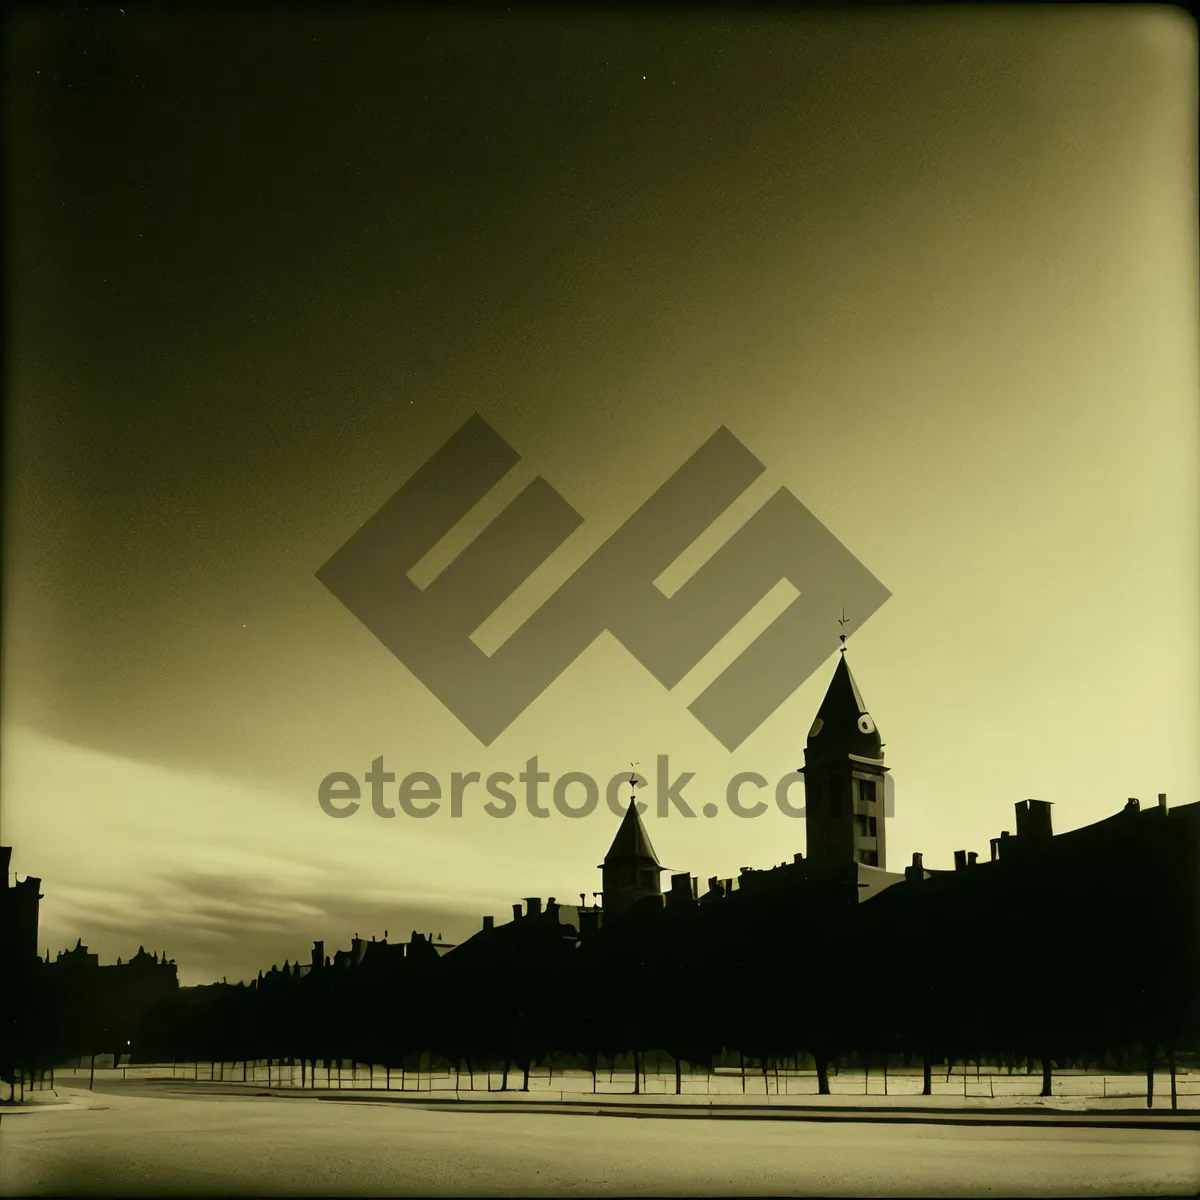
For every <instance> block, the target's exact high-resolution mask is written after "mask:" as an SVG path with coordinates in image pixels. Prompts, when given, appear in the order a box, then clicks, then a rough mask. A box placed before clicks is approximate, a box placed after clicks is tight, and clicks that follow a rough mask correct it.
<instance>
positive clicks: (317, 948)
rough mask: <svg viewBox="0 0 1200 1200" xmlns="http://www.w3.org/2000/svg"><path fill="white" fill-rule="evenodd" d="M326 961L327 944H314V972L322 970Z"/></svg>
mask: <svg viewBox="0 0 1200 1200" xmlns="http://www.w3.org/2000/svg"><path fill="white" fill-rule="evenodd" d="M324 961H325V943H324V942H313V948H312V965H313V970H314V971H319V970H320V969H321V964H322V963H323V962H324Z"/></svg>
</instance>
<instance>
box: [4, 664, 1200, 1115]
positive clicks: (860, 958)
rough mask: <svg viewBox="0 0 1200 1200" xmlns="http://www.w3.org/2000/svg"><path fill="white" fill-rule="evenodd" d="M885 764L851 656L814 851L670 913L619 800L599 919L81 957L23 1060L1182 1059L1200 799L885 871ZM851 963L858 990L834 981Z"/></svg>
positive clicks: (826, 717) (525, 906) (638, 823)
mask: <svg viewBox="0 0 1200 1200" xmlns="http://www.w3.org/2000/svg"><path fill="white" fill-rule="evenodd" d="M883 749H884V746H883V742H882V740H881V737H880V734H879V731H878V729H877V728H876V726H875V722H874V719H873V718H872V716H871V714H870V713H869V712H868V710H867V708H866V706H865V704H864V702H863V698H862V695H861V693H860V692H859V690H858V687H857V685H856V683H855V681H854V678H853V676H852V675H851V673H850V668H849V664H848V663H847V661H846V657H845V654H844V652H843V654H842V655H841V656H840V657H839V659H838V661H837V664H836V668H835V670H834V673H833V676H832V678H831V680H830V683H829V687H828V689H827V691H826V693H825V697H824V699H823V700H822V703H821V705H820V708H819V710H818V713H817V717H816V719H815V720H814V722H813V726H812V729H811V731H810V733H809V736H808V740H807V744H806V746H805V754H804V767H803V778H804V785H805V795H806V799H807V807H806V832H807V835H808V843H807V847H806V850H807V854H804V853H793V854H792V856H791V858H790V859H786V860H785V861H783V862H780V863H778V864H776V865H773V866H770V867H766V868H753V867H749V866H746V867H742V868H741V869H740V871H739V872H738V873H737V874H736V875H730V876H729V877H724V878H722V877H712V878H710V879H709V880H708V881H707V888H705V889H702V888H701V887H700V886H699V881H698V880H696V879H695V878H694V877H693V876H692V875H691V874H689V873H686V872H675V873H672V875H671V877H670V885H669V888H668V890H667V892H666V894H665V895H664V894H663V891H662V887H661V882H660V881H661V877H662V872H663V870H664V868H663V867H662V865H661V863H660V861H659V858H658V855H657V853H656V852H655V850H654V847H653V845H652V844H651V842H650V838H649V836H648V835H647V832H646V828H645V826H644V824H643V822H642V819H641V816H640V815H639V813H638V809H637V804H636V801H635V799H634V797H633V796H632V795H631V797H630V800H629V804H628V807H627V808H626V809H625V811H624V813H623V815H622V817H621V821H620V825H619V827H618V829H617V831H616V835H615V837H614V838H613V840H612V844H611V846H610V847H609V850H608V853H607V854H606V855H605V858H604V862H603V863H602V864H601V866H600V868H599V870H600V871H601V877H602V891H601V892H600V893H598V894H597V893H593V898H595V897H596V896H597V895H598V897H599V899H600V901H601V902H600V903H599V904H591V905H589V904H588V903H587V894H586V893H580V894H579V901H580V903H579V904H578V905H568V904H559V903H558V901H557V900H556V899H555V898H554V897H550V898H549V900H547V901H545V902H544V903H543V901H542V899H541V898H540V897H536V896H531V897H526V899H525V900H524V901H523V902H517V903H514V904H513V912H512V919H511V920H509V921H505V922H503V923H501V922H498V921H497V920H496V919H495V918H494V917H491V916H488V917H485V918H484V919H483V922H482V928H481V929H480V930H479V931H478V932H477V933H476V934H474V935H473V936H472V937H470V938H468V939H466V940H465V941H464V942H462V943H461V944H459V945H457V946H450V945H448V944H446V943H444V942H442V940H441V938H440V935H439V936H437V937H435V936H434V935H433V934H421V933H418V932H416V931H414V932H413V933H412V935H411V937H410V939H409V940H408V941H407V942H404V943H390V942H389V941H388V937H387V933H386V931H385V934H384V937H383V939H382V940H379V941H377V940H376V939H375V938H371V939H370V940H369V941H368V940H366V939H363V938H360V937H358V935H357V934H356V935H355V936H354V938H353V939H350V945H349V949H344V950H335V951H334V952H333V953H332V954H326V949H325V945H324V943H323V942H319V941H318V942H315V943H313V946H312V950H311V955H310V956H309V957H310V959H311V961H310V962H306V963H304V964H300V963H290V962H285V963H284V964H283V967H282V968H279V967H273V968H271V970H269V971H267V972H265V973H263V972H260V973H259V976H258V978H257V979H256V980H253V981H251V982H249V983H238V984H228V983H214V984H212V985H207V986H205V987H200V988H180V987H178V984H177V979H176V977H175V966H174V963H170V962H168V961H167V959H166V956H165V955H163V956H162V957H161V958H160V957H159V956H158V955H152V954H146V952H145V951H144V950H140V951H139V953H138V955H137V956H135V958H134V959H133V960H132V961H131V962H129V963H127V964H123V965H121V964H118V965H117V966H116V967H102V966H100V965H99V963H98V960H97V958H96V956H95V955H94V954H91V953H90V952H89V951H88V950H87V947H86V946H84V945H83V944H82V942H79V943H77V944H76V946H75V948H74V949H73V950H71V951H64V952H62V953H61V954H60V955H59V956H58V958H57V960H56V961H54V962H51V961H49V954H48V953H47V961H46V962H45V963H44V964H42V966H41V968H40V971H39V972H35V974H38V975H39V977H40V981H39V983H38V988H39V989H40V990H39V991H38V992H37V1003H36V1005H33V1006H27V1009H26V1024H25V1026H24V1027H23V1031H22V1032H23V1033H24V1034H25V1042H26V1044H28V1045H30V1046H34V1045H36V1047H38V1050H37V1053H38V1054H40V1055H41V1061H43V1062H50V1063H52V1062H54V1061H64V1059H65V1058H67V1057H70V1056H74V1055H77V1054H80V1053H83V1054H92V1053H97V1052H100V1053H104V1052H117V1053H120V1052H121V1051H123V1050H124V1048H125V1047H126V1046H128V1047H130V1049H131V1052H132V1053H133V1054H134V1056H135V1059H137V1060H140V1061H171V1060H172V1059H180V1060H183V1061H190V1060H199V1061H210V1062H226V1063H227V1062H232V1061H241V1062H242V1063H243V1064H245V1063H246V1062H247V1061H250V1060H256V1059H257V1060H260V1059H263V1058H266V1059H268V1060H277V1061H284V1062H291V1063H294V1064H298V1065H299V1066H300V1068H301V1078H302V1079H305V1078H307V1079H308V1080H309V1081H311V1080H312V1079H313V1078H314V1075H313V1069H314V1068H315V1066H316V1065H317V1064H323V1065H324V1070H325V1071H326V1076H325V1077H326V1078H328V1072H329V1070H330V1069H331V1065H336V1064H338V1063H340V1062H347V1063H350V1062H353V1061H357V1062H361V1063H372V1064H375V1065H377V1066H381V1067H383V1069H384V1070H385V1071H387V1072H390V1071H392V1070H399V1071H401V1072H403V1071H404V1070H405V1069H408V1070H413V1069H416V1070H421V1069H424V1068H425V1067H428V1065H429V1064H430V1063H431V1062H433V1061H434V1060H437V1061H440V1062H442V1063H444V1064H453V1065H456V1066H457V1067H459V1068H460V1069H464V1070H465V1071H467V1072H468V1073H470V1072H473V1071H475V1070H478V1069H481V1068H483V1067H488V1069H490V1067H491V1066H492V1065H498V1066H500V1068H501V1070H502V1072H503V1076H504V1079H505V1081H506V1083H507V1080H508V1077H509V1070H510V1067H512V1068H515V1070H516V1072H518V1073H519V1075H520V1077H521V1079H522V1081H523V1082H522V1086H525V1087H527V1086H528V1080H529V1072H530V1071H531V1069H532V1068H533V1065H534V1064H535V1063H539V1062H540V1063H555V1062H559V1063H562V1062H568V1063H575V1064H576V1065H579V1064H584V1063H586V1064H590V1066H591V1069H592V1071H593V1073H595V1071H596V1070H597V1064H598V1063H599V1062H600V1061H601V1060H602V1059H603V1060H605V1061H607V1062H608V1063H609V1064H610V1065H611V1064H612V1063H614V1062H616V1061H618V1060H620V1061H622V1062H624V1063H627V1064H628V1063H633V1064H635V1065H636V1064H638V1063H641V1062H642V1061H644V1057H645V1056H646V1055H647V1054H650V1055H657V1054H666V1055H667V1056H669V1057H670V1058H673V1059H674V1061H675V1065H676V1079H677V1087H678V1080H679V1078H680V1074H679V1072H680V1063H682V1062H684V1061H686V1062H689V1063H692V1064H697V1065H699V1066H701V1068H702V1069H711V1068H712V1066H713V1065H714V1063H720V1062H725V1063H727V1064H728V1063H729V1062H730V1061H731V1060H732V1061H733V1062H734V1063H735V1064H736V1063H737V1062H743V1063H744V1062H745V1061H747V1060H750V1061H753V1062H756V1063H758V1064H759V1065H760V1066H761V1069H762V1070H763V1071H764V1072H765V1071H766V1070H767V1067H768V1064H771V1063H775V1064H781V1063H787V1062H791V1063H792V1064H793V1065H794V1064H796V1063H798V1062H804V1063H808V1064H811V1065H812V1066H813V1067H814V1068H815V1072H816V1075H817V1078H818V1082H819V1087H820V1090H822V1091H828V1088H829V1079H828V1076H829V1073H830V1071H831V1069H832V1067H833V1066H834V1065H836V1064H837V1063H838V1062H843V1063H846V1064H847V1065H850V1064H857V1065H859V1066H863V1065H868V1066H869V1065H871V1064H879V1063H883V1064H885V1065H886V1064H887V1063H888V1061H889V1060H892V1059H896V1058H899V1060H900V1061H902V1062H904V1063H910V1062H913V1061H920V1062H923V1063H924V1073H925V1085H926V1090H928V1089H929V1086H930V1078H931V1075H930V1072H931V1064H933V1063H934V1062H938V1063H942V1062H945V1063H952V1062H954V1061H956V1060H957V1061H966V1060H968V1059H970V1060H972V1061H975V1062H979V1061H981V1060H984V1061H989V1062H993V1063H997V1064H1001V1063H1008V1064H1009V1066H1010V1068H1011V1066H1012V1064H1013V1063H1015V1062H1019V1063H1021V1064H1024V1065H1026V1066H1028V1065H1029V1064H1032V1063H1033V1062H1035V1061H1036V1062H1038V1063H1040V1064H1041V1070H1042V1073H1043V1081H1044V1082H1043V1088H1044V1090H1045V1091H1046V1094H1049V1090H1048V1089H1049V1087H1050V1074H1051V1071H1052V1070H1053V1069H1054V1067H1055V1064H1058V1065H1059V1066H1063V1065H1066V1066H1071V1065H1076V1066H1077V1065H1080V1064H1084V1065H1086V1064H1091V1065H1097V1064H1099V1065H1102V1066H1112V1065H1120V1066H1123V1067H1128V1066H1129V1064H1131V1063H1133V1062H1137V1063H1139V1064H1142V1065H1145V1066H1147V1068H1152V1067H1153V1064H1154V1063H1155V1062H1158V1061H1162V1060H1164V1059H1165V1060H1168V1061H1171V1062H1173V1061H1174V1056H1175V1054H1176V1053H1177V1052H1180V1051H1187V1050H1189V1049H1190V1050H1191V1051H1196V1050H1200V904H1198V903H1197V901H1198V900H1200V804H1197V803H1193V804H1188V805H1183V806H1178V805H1177V806H1176V807H1174V808H1169V807H1168V805H1167V802H1166V797H1165V796H1163V795H1160V796H1159V798H1158V804H1157V806H1155V807H1147V808H1146V809H1143V808H1142V806H1141V804H1140V803H1139V802H1138V801H1137V800H1136V799H1130V800H1129V801H1127V802H1126V803H1125V804H1124V807H1123V808H1121V810H1120V811H1119V812H1116V813H1114V814H1113V815H1111V816H1109V817H1107V818H1104V819H1103V820H1100V821H1098V822H1095V823H1093V824H1091V825H1088V826H1084V827H1082V828H1079V829H1074V830H1069V831H1067V832H1064V833H1058V834H1056V833H1055V832H1054V828H1053V821H1052V816H1051V814H1052V806H1051V804H1050V803H1048V802H1046V801H1043V800H1035V799H1026V800H1022V801H1019V802H1017V804H1016V805H1015V817H1016V827H1015V832H1010V831H1009V830H1004V831H1002V832H1001V833H1000V834H999V836H997V837H995V838H992V839H991V844H990V852H989V853H987V854H984V855H981V854H978V853H976V852H973V851H968V850H965V849H963V850H958V851H955V853H954V856H953V865H952V866H951V865H950V864H947V865H946V866H945V867H933V866H926V865H925V863H924V860H923V856H922V855H921V854H920V853H917V854H914V855H913V861H912V863H911V864H909V865H908V866H906V867H905V868H904V870H903V871H902V872H895V871H889V870H888V869H887V857H886V820H887V817H888V815H889V813H888V811H887V804H886V799H885V796H886V792H885V789H886V785H887V781H888V775H887V767H886V764H885V763H884V757H883ZM31 884H32V885H33V886H30V885H31ZM36 884H37V881H36V880H35V881H26V885H25V890H24V891H23V892H22V893H21V895H22V896H23V897H24V899H23V900H22V901H20V902H19V903H17V904H14V903H13V902H12V900H11V898H10V899H9V900H8V901H6V907H5V909H4V910H3V913H4V919H5V921H6V926H5V928H6V930H7V931H8V932H7V933H6V934H5V937H6V939H7V940H6V941H5V943H4V944H5V946H6V947H8V949H7V950H6V953H7V954H8V955H9V958H10V959H13V960H15V959H20V960H21V961H24V962H28V961H29V950H30V947H31V946H36V911H37V910H36V900H37V898H38V892H37V886H36ZM11 890H12V889H10V891H11ZM30 905H32V908H31V907H30ZM31 912H32V914H33V920H32V925H31V924H30V913H31ZM14 931H15V932H14ZM31 931H32V939H31V936H30V934H31ZM18 943H19V945H20V946H21V947H23V948H22V949H20V950H17V949H15V948H14V947H16V946H17V945H18ZM848 956H849V961H851V962H858V963H861V964H862V966H863V967H864V970H859V971H855V970H842V969H836V968H835V969H830V968H831V965H832V964H839V965H840V964H843V963H845V962H847V961H848ZM855 956H857V957H855ZM33 962H34V964H35V965H36V963H37V958H36V951H35V952H34V954H33ZM868 968H869V970H868ZM481 997H486V1003H481V1002H480V999H481ZM631 997H632V998H636V1001H637V1003H631ZM30 1014H32V1015H30ZM5 1028H9V1027H7V1026H6V1027H5ZM13 1044H14V1043H13V1039H12V1036H11V1032H10V1035H9V1041H8V1045H9V1047H10V1049H11V1047H12V1045H13ZM10 1057H11V1055H10ZM422 1064H424V1067H423V1066H422ZM0 1065H2V1064H0ZM635 1078H637V1075H636V1072H635Z"/></svg>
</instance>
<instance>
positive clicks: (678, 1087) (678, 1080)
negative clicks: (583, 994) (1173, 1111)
mask: <svg viewBox="0 0 1200 1200" xmlns="http://www.w3.org/2000/svg"><path fill="white" fill-rule="evenodd" d="M689 886H690V885H689ZM1171 1078H1172V1079H1174V1078H1175V1076H1174V1075H1172V1076H1171ZM682 1093H683V1071H682V1070H681V1069H680V1065H679V1055H678V1054H677V1055H675V1095H677V1096H679V1095H681V1094H682Z"/></svg>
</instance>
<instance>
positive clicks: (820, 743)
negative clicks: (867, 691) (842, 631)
mask: <svg viewBox="0 0 1200 1200" xmlns="http://www.w3.org/2000/svg"><path fill="white" fill-rule="evenodd" d="M810 754H811V755H814V756H817V757H821V758H824V757H826V756H828V755H838V756H841V755H843V754H858V755H861V756H862V757H863V758H881V757H882V756H883V742H882V740H881V738H880V736H879V730H878V729H876V728H875V721H874V718H873V717H872V716H871V714H870V713H869V712H868V711H867V706H866V704H864V703H863V698H862V693H861V692H860V691H859V690H858V684H856V683H855V682H854V676H853V675H851V674H850V665H849V664H848V663H847V662H846V655H845V653H842V654H840V655H839V656H838V663H837V667H836V668H835V669H834V672H833V678H832V679H831V680H830V681H829V688H828V690H827V691H826V692H825V699H824V700H822V701H821V707H820V708H819V709H818V710H817V719H816V720H815V721H813V724H812V729H811V730H809V734H808V745H807V747H806V749H805V756H806V757H807V756H809V755H810Z"/></svg>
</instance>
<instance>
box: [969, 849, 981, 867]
mask: <svg viewBox="0 0 1200 1200" xmlns="http://www.w3.org/2000/svg"><path fill="white" fill-rule="evenodd" d="M978 861H979V855H978V854H976V853H975V851H974V850H971V851H969V852H968V853H967V866H968V867H973V866H974V865H975V864H976V863H977V862H978Z"/></svg>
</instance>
